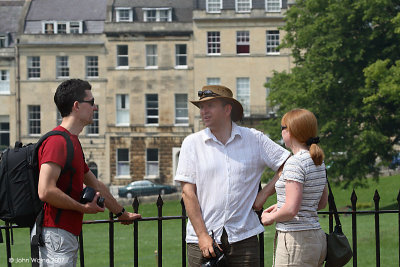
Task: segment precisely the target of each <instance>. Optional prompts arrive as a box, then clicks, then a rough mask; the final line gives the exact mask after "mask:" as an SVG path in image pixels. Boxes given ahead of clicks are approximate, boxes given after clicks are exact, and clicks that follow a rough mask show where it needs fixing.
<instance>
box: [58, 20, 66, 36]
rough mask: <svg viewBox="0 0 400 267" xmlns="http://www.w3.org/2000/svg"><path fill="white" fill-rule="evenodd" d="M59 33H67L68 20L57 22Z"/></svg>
mask: <svg viewBox="0 0 400 267" xmlns="http://www.w3.org/2000/svg"><path fill="white" fill-rule="evenodd" d="M57 33H58V34H66V33H67V23H66V22H58V23H57Z"/></svg>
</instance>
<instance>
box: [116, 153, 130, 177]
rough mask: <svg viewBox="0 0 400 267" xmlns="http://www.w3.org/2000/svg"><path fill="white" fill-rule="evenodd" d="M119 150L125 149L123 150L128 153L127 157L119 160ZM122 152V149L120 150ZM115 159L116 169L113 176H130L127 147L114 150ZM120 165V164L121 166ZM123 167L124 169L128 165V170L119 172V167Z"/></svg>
mask: <svg viewBox="0 0 400 267" xmlns="http://www.w3.org/2000/svg"><path fill="white" fill-rule="evenodd" d="M120 150H126V151H124V152H127V155H128V159H127V160H126V159H123V160H120V153H119V151H120ZM121 152H122V151H121ZM115 160H116V170H115V176H116V178H130V151H129V148H117V149H116V152H115ZM121 165H122V166H121ZM124 166H125V168H124V169H126V167H128V168H127V169H128V172H127V173H125V172H124V173H121V169H122V168H121V167H124Z"/></svg>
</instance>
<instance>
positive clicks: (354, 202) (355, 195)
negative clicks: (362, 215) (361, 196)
mask: <svg viewBox="0 0 400 267" xmlns="http://www.w3.org/2000/svg"><path fill="white" fill-rule="evenodd" d="M350 200H351V204H352V205H354V206H355V205H356V202H357V194H356V191H354V189H353V192H352V193H351V197H350Z"/></svg>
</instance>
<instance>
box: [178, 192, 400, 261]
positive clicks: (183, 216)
mask: <svg viewBox="0 0 400 267" xmlns="http://www.w3.org/2000/svg"><path fill="white" fill-rule="evenodd" d="M181 206H182V267H186V208H185V203H184V202H183V198H181ZM399 216H400V215H399ZM399 218H400V217H399Z"/></svg>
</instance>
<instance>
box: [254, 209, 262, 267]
mask: <svg viewBox="0 0 400 267" xmlns="http://www.w3.org/2000/svg"><path fill="white" fill-rule="evenodd" d="M262 211H263V209H261V210H259V211H256V213H257V215H258V219H259V220H260V222H261V215H262ZM258 243H259V249H260V267H264V232H263V233H261V234H259V235H258Z"/></svg>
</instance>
